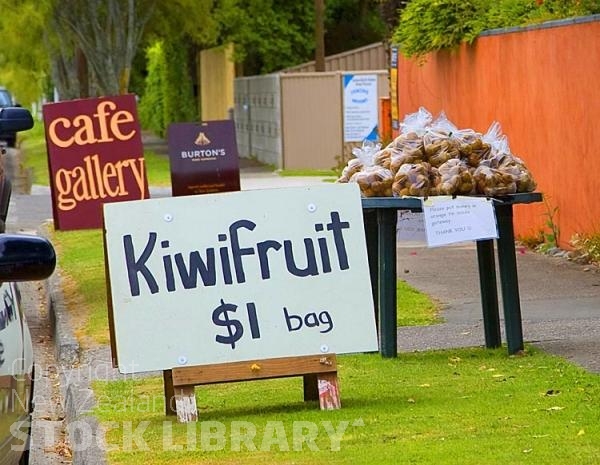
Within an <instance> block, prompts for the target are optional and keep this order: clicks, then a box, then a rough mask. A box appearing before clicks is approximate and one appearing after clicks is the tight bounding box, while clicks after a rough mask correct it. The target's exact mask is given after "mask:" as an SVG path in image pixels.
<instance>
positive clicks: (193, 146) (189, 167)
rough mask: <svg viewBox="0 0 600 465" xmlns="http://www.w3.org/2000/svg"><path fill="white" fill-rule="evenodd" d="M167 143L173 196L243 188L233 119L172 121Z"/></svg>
mask: <svg viewBox="0 0 600 465" xmlns="http://www.w3.org/2000/svg"><path fill="white" fill-rule="evenodd" d="M168 143H169V158H170V161H171V189H172V192H173V196H174V197H176V196H181V195H194V194H210V193H215V192H230V191H239V190H240V166H239V159H238V151H237V144H236V141H235V126H234V124H233V121H232V120H221V121H207V122H203V123H175V124H171V125H170V126H169V130H168Z"/></svg>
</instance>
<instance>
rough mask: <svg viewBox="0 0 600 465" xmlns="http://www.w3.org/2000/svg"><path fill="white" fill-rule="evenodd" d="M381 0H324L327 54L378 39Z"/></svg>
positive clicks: (380, 34) (381, 26) (381, 29)
mask: <svg viewBox="0 0 600 465" xmlns="http://www.w3.org/2000/svg"><path fill="white" fill-rule="evenodd" d="M383 3H388V2H383V1H382V0H327V1H326V2H325V4H326V20H325V29H326V31H327V32H326V33H325V50H326V54H327V55H332V54H334V53H340V52H344V51H346V50H351V49H354V48H357V47H362V46H363V45H368V44H372V43H374V42H380V41H382V40H383V38H384V37H385V34H386V32H385V23H384V22H383V20H382V16H381V11H380V10H379V6H380V5H381V4H383Z"/></svg>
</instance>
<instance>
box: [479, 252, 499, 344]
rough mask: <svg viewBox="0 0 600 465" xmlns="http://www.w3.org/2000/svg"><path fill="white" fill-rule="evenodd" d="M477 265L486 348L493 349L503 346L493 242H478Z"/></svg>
mask: <svg viewBox="0 0 600 465" xmlns="http://www.w3.org/2000/svg"><path fill="white" fill-rule="evenodd" d="M477 263H478V265H479V290H480V292H481V308H482V311H483V330H484V333H485V346H486V347H487V348H488V349H493V348H496V347H500V346H501V345H502V337H501V335H500V315H499V312H498V288H497V287H496V262H495V260H494V241H493V240H482V241H477Z"/></svg>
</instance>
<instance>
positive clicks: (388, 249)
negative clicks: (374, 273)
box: [377, 208, 398, 358]
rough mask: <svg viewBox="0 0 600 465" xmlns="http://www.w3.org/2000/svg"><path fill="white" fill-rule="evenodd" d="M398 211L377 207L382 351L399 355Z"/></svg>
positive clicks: (394, 355) (380, 338) (389, 356)
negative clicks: (397, 321) (397, 304)
mask: <svg viewBox="0 0 600 465" xmlns="http://www.w3.org/2000/svg"><path fill="white" fill-rule="evenodd" d="M397 219H398V213H397V212H396V210H395V209H392V208H385V209H380V210H378V211H377V237H378V254H377V256H378V257H379V258H378V275H379V282H378V302H379V343H380V351H381V355H382V356H383V357H386V358H392V357H397V356H398V336H397V331H396V329H397V326H396V281H397V279H398V278H397V277H396V224H397Z"/></svg>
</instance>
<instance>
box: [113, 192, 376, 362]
mask: <svg viewBox="0 0 600 465" xmlns="http://www.w3.org/2000/svg"><path fill="white" fill-rule="evenodd" d="M123 218H127V221H123ZM104 221H105V253H106V258H107V264H108V267H107V274H108V278H109V279H108V280H109V289H110V296H109V307H110V312H109V315H110V318H109V320H110V322H111V343H112V349H113V358H116V361H117V364H118V367H119V370H120V371H121V372H123V373H130V372H138V371H149V370H168V369H172V368H176V367H182V366H195V365H206V364H213V363H224V362H239V361H245V360H260V359H270V358H279V357H292V356H304V355H315V354H324V355H325V354H334V353H336V354H339V353H346V352H368V351H376V350H377V335H376V329H375V317H374V311H373V298H372V293H371V285H370V279H369V268H368V263H367V253H366V247H365V235H364V226H363V219H362V211H361V201H360V193H359V190H358V187H357V185H355V184H335V185H324V186H311V187H302V188H286V189H265V190H252V191H242V192H229V193H222V194H204V195H195V196H182V197H172V198H159V199H152V200H144V201H134V202H120V203H112V204H106V205H104Z"/></svg>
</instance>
